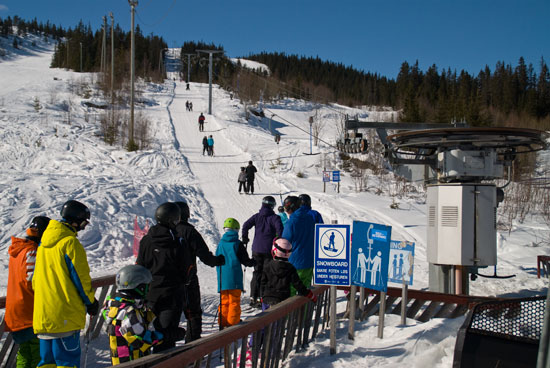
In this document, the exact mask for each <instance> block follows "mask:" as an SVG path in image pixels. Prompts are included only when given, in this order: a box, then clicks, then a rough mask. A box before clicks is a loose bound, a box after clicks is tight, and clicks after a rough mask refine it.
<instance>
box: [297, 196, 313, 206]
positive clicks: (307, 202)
mask: <svg viewBox="0 0 550 368" xmlns="http://www.w3.org/2000/svg"><path fill="white" fill-rule="evenodd" d="M298 198H300V201H302V204H301V206H307V207H311V197H310V196H309V195H307V194H300V196H299V197H298Z"/></svg>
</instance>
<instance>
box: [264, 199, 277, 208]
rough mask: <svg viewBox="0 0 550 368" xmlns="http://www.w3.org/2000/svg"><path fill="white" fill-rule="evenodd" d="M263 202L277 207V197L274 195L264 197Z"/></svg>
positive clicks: (271, 206)
mask: <svg viewBox="0 0 550 368" xmlns="http://www.w3.org/2000/svg"><path fill="white" fill-rule="evenodd" d="M262 204H266V205H268V206H269V208H271V209H274V208H275V204H276V202H275V198H273V197H272V196H267V197H264V198H263V199H262Z"/></svg>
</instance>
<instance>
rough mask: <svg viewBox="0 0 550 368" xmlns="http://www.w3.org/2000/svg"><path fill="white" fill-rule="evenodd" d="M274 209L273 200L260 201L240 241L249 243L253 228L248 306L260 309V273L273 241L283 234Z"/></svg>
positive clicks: (244, 228) (268, 259) (243, 230)
mask: <svg viewBox="0 0 550 368" xmlns="http://www.w3.org/2000/svg"><path fill="white" fill-rule="evenodd" d="M273 208H275V198H273V197H272V196H266V197H264V198H263V199H262V207H261V208H260V211H258V213H256V214H254V215H252V216H251V217H250V218H249V219H248V220H246V222H245V223H244V224H243V229H242V239H243V243H244V244H247V243H248V241H249V238H248V232H249V231H250V229H252V228H253V227H254V228H255V229H254V241H253V242H252V258H253V259H254V260H255V261H256V266H254V273H253V274H252V281H251V282H250V290H251V291H250V294H251V295H250V297H251V300H250V306H251V307H256V308H260V307H261V303H260V297H261V295H260V285H261V282H262V273H263V270H264V265H265V263H266V262H268V261H270V260H271V258H272V257H271V247H272V245H273V240H274V239H275V238H276V237H278V236H281V234H282V233H283V223H282V222H281V218H280V217H279V216H277V215H276V214H275V212H274V211H273Z"/></svg>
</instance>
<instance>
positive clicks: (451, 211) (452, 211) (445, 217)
mask: <svg viewBox="0 0 550 368" xmlns="http://www.w3.org/2000/svg"><path fill="white" fill-rule="evenodd" d="M441 226H444V227H457V226H458V207H456V206H442V207H441Z"/></svg>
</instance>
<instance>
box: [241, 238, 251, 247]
mask: <svg viewBox="0 0 550 368" xmlns="http://www.w3.org/2000/svg"><path fill="white" fill-rule="evenodd" d="M242 241H243V244H244V245H247V244H248V242H249V241H250V239H248V236H243V240H242Z"/></svg>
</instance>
